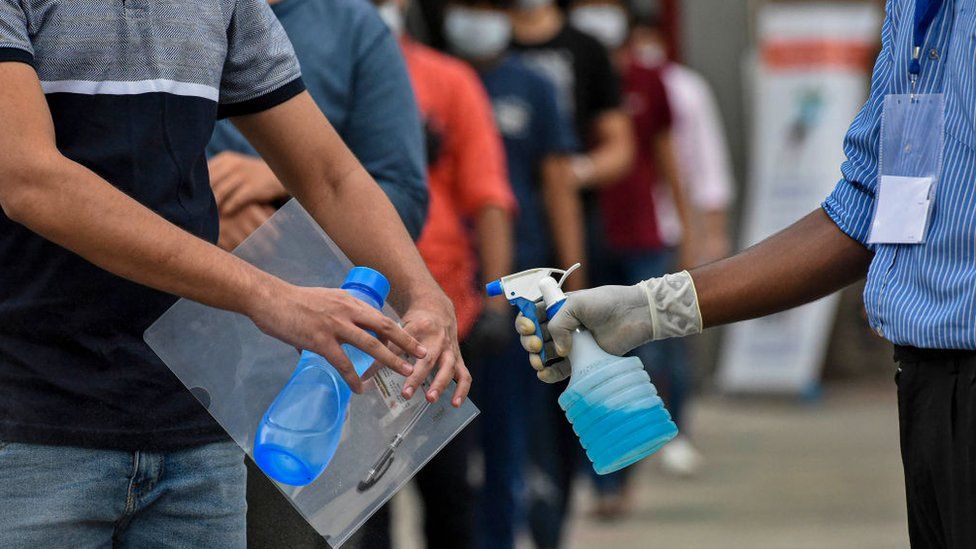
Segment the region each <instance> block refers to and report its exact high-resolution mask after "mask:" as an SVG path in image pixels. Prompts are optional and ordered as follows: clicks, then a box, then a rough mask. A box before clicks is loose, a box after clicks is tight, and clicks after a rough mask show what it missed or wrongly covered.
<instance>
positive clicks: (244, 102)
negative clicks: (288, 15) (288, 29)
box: [217, 0, 305, 118]
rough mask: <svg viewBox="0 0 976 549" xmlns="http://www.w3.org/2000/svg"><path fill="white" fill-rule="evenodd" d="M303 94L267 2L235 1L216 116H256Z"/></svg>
mask: <svg viewBox="0 0 976 549" xmlns="http://www.w3.org/2000/svg"><path fill="white" fill-rule="evenodd" d="M303 91H305V85H304V84H303V83H302V78H301V71H300V70H299V68H298V60H297V59H296V58H295V52H294V50H293V49H292V46H291V42H290V41H289V40H288V36H287V35H286V34H285V31H284V29H282V28H281V23H279V22H278V19H277V18H276V17H275V15H274V12H272V11H271V7H270V6H269V5H268V2H267V1H266V0H235V2H234V8H233V13H232V15H231V18H230V24H229V25H228V28H227V59H226V60H225V62H224V71H223V75H222V77H221V82H220V105H219V107H218V111H217V115H218V117H220V118H224V117H228V116H241V115H245V114H253V113H256V112H261V111H264V110H267V109H270V108H271V107H274V106H276V105H279V104H281V103H284V102H285V101H287V100H289V99H291V98H292V97H294V96H296V95H298V94H299V93H301V92H303Z"/></svg>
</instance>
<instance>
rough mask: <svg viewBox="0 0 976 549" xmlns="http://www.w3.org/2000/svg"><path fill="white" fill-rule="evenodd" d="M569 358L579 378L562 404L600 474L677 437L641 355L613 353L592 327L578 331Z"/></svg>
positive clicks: (562, 400) (615, 468)
mask: <svg viewBox="0 0 976 549" xmlns="http://www.w3.org/2000/svg"><path fill="white" fill-rule="evenodd" d="M569 360H570V363H571V364H572V365H573V377H572V379H571V380H570V382H569V385H568V386H567V387H566V390H565V391H564V392H563V394H562V395H560V396H559V406H560V407H561V408H562V409H563V411H564V412H566V419H568V420H569V422H570V423H572V424H573V431H574V432H575V433H576V435H577V436H578V437H579V438H580V443H581V444H582V445H583V449H585V450H586V455H587V457H589V458H590V461H592V462H593V469H594V470H596V472H597V473H599V474H601V475H606V474H608V473H612V472H614V471H619V470H620V469H623V468H624V467H627V466H629V465H632V464H634V463H636V462H638V461H640V460H642V459H644V458H645V457H647V456H649V455H651V454H653V453H655V452H657V451H658V450H660V449H661V447H663V446H664V445H665V444H667V443H668V442H669V441H670V440H671V439H673V438H674V437H675V436H677V434H678V427H677V426H676V425H675V424H674V422H673V421H672V420H671V414H669V413H668V411H667V410H666V409H665V408H664V402H663V401H662V400H661V397H659V396H658V395H657V390H656V389H655V388H654V385H653V384H651V380H650V377H648V375H647V372H645V371H644V366H643V364H642V363H641V361H640V359H639V358H637V357H618V356H614V355H611V354H608V353H606V352H604V351H603V349H601V348H600V347H599V346H598V345H597V344H596V341H594V340H593V336H592V335H591V334H590V333H589V332H587V331H585V330H578V331H577V332H576V334H574V336H573V349H572V351H571V352H570V356H569Z"/></svg>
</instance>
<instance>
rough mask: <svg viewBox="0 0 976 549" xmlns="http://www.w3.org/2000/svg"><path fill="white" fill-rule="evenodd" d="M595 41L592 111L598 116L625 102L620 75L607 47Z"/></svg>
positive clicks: (592, 58)
mask: <svg viewBox="0 0 976 549" xmlns="http://www.w3.org/2000/svg"><path fill="white" fill-rule="evenodd" d="M594 42H595V47H594V48H593V49H592V54H591V55H592V57H591V60H592V61H591V62H592V64H593V66H592V68H591V70H592V71H593V74H592V77H591V78H590V82H592V83H593V94H592V96H591V102H592V104H591V105H590V112H592V113H593V117H594V118H595V117H597V116H599V115H600V114H602V113H604V112H605V111H610V110H615V109H619V108H620V107H621V105H622V104H623V100H622V98H621V92H620V76H619V75H618V74H617V70H616V69H614V67H613V63H612V62H611V61H610V55H609V54H608V53H607V50H606V48H604V47H603V45H602V44H600V43H599V42H596V41H595V40H594Z"/></svg>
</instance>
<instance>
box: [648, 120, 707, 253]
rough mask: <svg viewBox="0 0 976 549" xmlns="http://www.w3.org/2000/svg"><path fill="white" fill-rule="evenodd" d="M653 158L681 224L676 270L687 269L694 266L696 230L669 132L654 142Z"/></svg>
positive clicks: (662, 133) (665, 132) (686, 190)
mask: <svg viewBox="0 0 976 549" xmlns="http://www.w3.org/2000/svg"><path fill="white" fill-rule="evenodd" d="M653 153H654V155H655V158H656V159H657V165H658V166H659V167H660V170H661V177H662V178H663V179H664V181H665V183H666V184H667V185H668V190H670V191H671V199H672V200H673V201H674V208H675V210H676V211H677V212H678V219H679V220H680V222H681V245H680V247H679V251H678V268H679V269H687V268H691V267H693V266H694V265H695V255H694V254H695V253H696V250H697V244H698V240H697V239H698V236H697V228H696V226H695V223H694V218H693V215H694V214H693V213H692V208H691V204H690V201H689V200H688V188H687V187H686V186H685V184H684V181H683V180H682V179H681V169H680V167H679V166H678V157H677V156H676V155H675V150H674V138H673V136H672V133H671V130H666V131H664V132H661V134H660V135H658V136H657V138H656V139H655V140H654V151H653Z"/></svg>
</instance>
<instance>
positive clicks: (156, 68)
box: [0, 0, 304, 450]
mask: <svg viewBox="0 0 976 549" xmlns="http://www.w3.org/2000/svg"><path fill="white" fill-rule="evenodd" d="M3 61H17V62H24V63H29V64H31V65H32V66H33V67H34V68H35V70H36V71H37V74H38V76H39V78H40V80H41V84H42V87H43V89H44V93H45V95H46V98H47V102H48V105H49V107H50V110H51V115H52V117H53V120H54V127H55V130H56V133H57V146H58V149H59V150H60V151H61V153H62V154H64V155H65V156H66V157H68V158H70V159H72V160H74V161H76V162H78V163H80V164H82V165H84V166H86V167H87V168H89V169H91V170H92V171H93V172H95V173H97V174H98V175H99V176H101V177H102V178H104V179H105V180H106V181H108V182H109V183H111V184H112V185H114V186H115V187H117V188H118V189H119V190H121V191H123V192H125V193H126V194H128V195H129V196H131V197H132V198H134V199H136V200H138V201H139V202H140V203H142V204H143V205H145V206H146V207H148V208H150V209H152V210H153V211H154V212H156V213H157V214H159V215H160V216H162V217H164V218H165V219H167V220H169V221H171V222H173V223H174V224H176V225H178V226H180V227H182V228H183V229H185V230H187V231H189V232H190V233H192V234H194V235H196V236H198V237H200V238H203V239H206V240H209V241H211V242H214V241H216V238H217V209H216V205H215V202H214V198H213V194H212V192H211V190H210V184H209V180H208V173H207V162H206V156H205V154H204V149H205V147H206V145H207V141H208V140H209V138H210V134H211V132H212V131H213V128H214V122H215V121H216V119H217V117H218V116H233V115H244V114H249V113H254V112H258V111H261V110H264V109H268V108H270V107H273V106H275V105H277V104H280V103H282V102H283V101H285V100H287V99H290V98H291V97H294V96H295V95H297V94H298V93H300V92H302V91H303V90H304V85H303V83H302V80H301V76H300V72H299V68H298V63H297V61H296V60H295V56H294V53H293V52H292V48H291V44H290V43H289V41H288V38H287V37H286V36H285V33H284V31H283V30H282V29H281V26H280V25H279V24H278V21H277V19H275V17H274V14H273V13H272V12H271V9H270V8H269V7H268V4H267V3H266V1H265V0H211V1H193V0H87V1H84V2H80V1H77V0H0V62H3ZM0 176H2V174H0ZM175 300H176V298H175V297H174V296H171V295H167V294H164V293H161V292H157V291H155V290H151V289H149V288H146V287H144V286H140V285H138V284H135V283H133V282H129V281H127V280H124V279H122V278H120V277H117V276H115V275H113V274H111V273H109V272H107V271H104V270H102V269H100V268H98V267H96V266H95V265H93V264H91V263H89V262H88V261H86V260H84V259H82V258H81V257H79V256H77V255H75V254H74V253H72V252H70V251H68V250H66V249H64V248H61V247H60V246H58V245H56V244H54V243H52V242H49V241H47V240H45V239H44V238H42V237H41V236H39V235H37V234H35V233H33V232H31V231H30V230H28V229H27V228H25V227H24V226H22V225H19V224H17V223H14V222H13V221H11V220H10V219H8V218H7V217H5V216H4V215H3V214H2V213H0V393H2V394H3V398H0V440H2V441H13V442H28V443H42V444H62V445H73V446H84V447H94V448H116V449H125V450H167V449H175V448H182V447H187V446H193V445H198V444H204V443H208V442H212V441H216V440H221V439H223V437H224V435H223V433H222V431H221V430H220V428H219V427H218V426H217V425H216V423H215V422H214V421H213V420H212V419H211V418H210V416H209V415H208V414H207V413H206V411H205V410H204V409H203V407H202V406H200V405H199V404H198V403H197V401H196V400H195V399H194V398H193V397H192V396H191V395H190V394H189V392H188V391H187V390H186V389H185V388H184V387H183V386H182V385H181V384H180V383H179V381H178V380H177V379H176V377H175V376H174V375H173V374H172V373H171V372H170V371H169V370H168V369H167V368H166V366H165V365H163V364H162V363H161V362H160V361H159V359H158V358H157V357H156V356H155V354H153V352H152V351H151V350H150V349H149V348H148V347H147V346H146V345H145V343H144V342H143V339H142V334H143V332H144V331H145V329H146V328H147V327H148V326H149V325H150V324H151V323H152V322H153V321H154V320H155V319H156V318H157V317H158V316H159V315H160V314H161V313H162V312H163V311H165V310H166V309H167V308H168V307H169V306H170V305H172V304H173V303H174V301H175Z"/></svg>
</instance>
